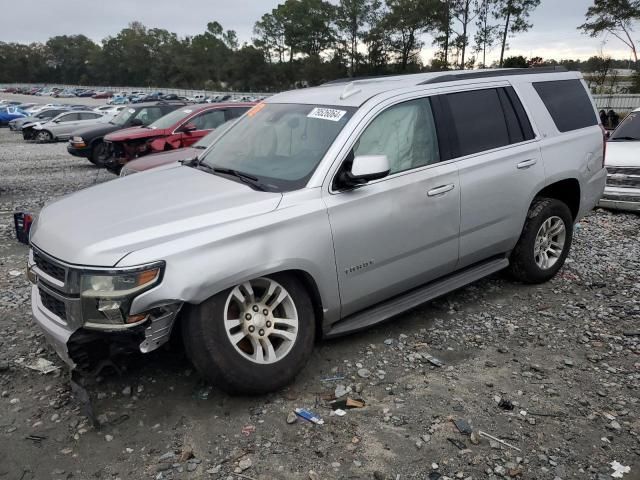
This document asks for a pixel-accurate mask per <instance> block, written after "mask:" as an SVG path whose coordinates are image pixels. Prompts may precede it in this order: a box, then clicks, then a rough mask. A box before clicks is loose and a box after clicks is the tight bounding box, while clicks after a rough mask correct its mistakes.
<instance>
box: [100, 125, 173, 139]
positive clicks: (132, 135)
mask: <svg viewBox="0 0 640 480" xmlns="http://www.w3.org/2000/svg"><path fill="white" fill-rule="evenodd" d="M165 134H166V132H165V130H164V129H157V128H147V127H130V128H125V129H123V130H118V131H117V132H114V133H110V134H109V135H107V136H106V137H104V139H105V140H107V141H109V142H125V141H127V140H136V139H141V138H153V137H161V136H164V135H165Z"/></svg>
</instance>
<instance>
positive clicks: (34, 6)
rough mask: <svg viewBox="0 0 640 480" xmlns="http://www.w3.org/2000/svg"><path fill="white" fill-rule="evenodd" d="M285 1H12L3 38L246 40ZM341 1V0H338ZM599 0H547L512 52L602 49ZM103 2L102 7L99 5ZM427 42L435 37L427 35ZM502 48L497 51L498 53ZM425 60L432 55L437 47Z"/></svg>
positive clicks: (617, 47)
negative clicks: (213, 30)
mask: <svg viewBox="0 0 640 480" xmlns="http://www.w3.org/2000/svg"><path fill="white" fill-rule="evenodd" d="M281 1H282V0H188V1H184V2H176V1H158V0H133V1H132V0H107V1H104V2H94V1H91V0H89V1H87V0H58V1H57V2H55V5H54V4H52V3H50V0H32V1H31V2H30V4H29V8H28V14H26V12H25V10H24V9H23V8H19V7H17V4H15V2H11V5H12V7H11V8H4V9H3V11H2V18H3V22H2V29H0V41H4V42H23V43H30V42H34V41H40V42H43V41H46V40H47V39H48V38H49V37H51V36H54V35H70V34H77V33H82V34H85V35H87V36H88V37H90V38H92V39H94V40H95V41H98V42H99V41H100V40H102V39H103V38H105V37H107V36H109V35H114V34H116V33H117V32H118V31H120V30H121V29H122V28H124V27H125V26H126V25H127V24H128V23H129V22H130V21H132V20H138V21H140V22H142V23H143V24H144V25H146V26H148V27H158V28H165V29H167V30H169V31H172V32H176V33H178V34H179V35H180V36H184V35H195V34H198V33H201V32H202V31H204V30H205V28H206V24H207V22H209V21H211V20H217V21H218V22H220V23H221V24H222V26H223V27H224V28H225V29H230V30H235V31H236V32H237V33H238V37H239V38H240V41H241V42H243V41H247V42H250V41H251V37H252V29H253V24H254V23H255V21H256V20H257V19H258V18H260V16H261V15H262V14H263V13H266V12H267V11H270V10H271V9H272V8H274V7H275V6H276V5H277V4H278V3H281ZM333 1H334V3H335V0H333ZM592 3H593V0H542V3H541V5H540V6H539V7H538V9H537V10H536V11H535V13H534V14H533V15H532V17H531V22H532V23H533V25H534V26H533V28H532V29H531V30H530V31H529V32H527V33H524V34H520V35H518V36H517V37H515V38H513V39H512V40H510V42H509V43H510V46H511V48H510V50H509V53H508V55H524V56H527V57H531V56H540V57H543V58H554V59H557V60H558V59H561V58H581V59H586V58H588V57H590V56H592V55H595V54H597V53H598V52H599V51H600V50H601V49H602V48H603V46H602V40H601V39H594V38H590V37H588V36H585V35H582V34H581V33H580V32H579V31H578V30H576V27H577V26H578V25H580V24H582V23H583V22H584V13H585V12H586V10H587V8H588V7H589V5H591V4H592ZM98 5H99V6H98ZM426 40H427V44H429V43H430V40H429V39H428V38H427V39H426ZM604 52H605V53H606V54H609V55H611V56H612V57H614V58H628V57H629V53H628V51H627V50H626V49H625V46H624V45H622V44H621V43H620V42H619V41H618V40H616V39H615V38H610V39H608V41H607V42H606V44H605V45H604ZM497 53H498V52H496V51H494V52H492V56H491V57H492V58H494V57H495V55H496V54H497ZM422 56H423V59H424V60H429V59H430V58H431V56H432V51H431V49H430V48H429V49H425V51H424V52H423V55H422Z"/></svg>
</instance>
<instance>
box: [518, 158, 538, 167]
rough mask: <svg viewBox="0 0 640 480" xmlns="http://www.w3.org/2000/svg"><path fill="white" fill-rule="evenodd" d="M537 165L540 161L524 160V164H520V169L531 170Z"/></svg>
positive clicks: (533, 159)
mask: <svg viewBox="0 0 640 480" xmlns="http://www.w3.org/2000/svg"><path fill="white" fill-rule="evenodd" d="M536 163H538V160H536V159H535V158H530V159H529V160H524V161H523V162H520V163H519V164H518V168H520V169H522V168H529V167H532V166H533V165H535V164H536Z"/></svg>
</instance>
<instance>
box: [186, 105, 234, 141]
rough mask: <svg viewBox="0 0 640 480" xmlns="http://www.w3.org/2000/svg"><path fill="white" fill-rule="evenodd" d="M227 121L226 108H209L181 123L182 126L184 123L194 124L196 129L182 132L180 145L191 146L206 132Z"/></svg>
mask: <svg viewBox="0 0 640 480" xmlns="http://www.w3.org/2000/svg"><path fill="white" fill-rule="evenodd" d="M225 121H226V119H225V110H223V109H217V110H207V111H205V112H202V113H200V114H198V115H196V116H195V117H192V118H190V119H189V120H188V121H187V122H185V123H184V124H183V125H181V127H180V128H182V127H184V125H188V124H192V125H193V126H195V130H190V131H186V132H182V134H181V136H180V142H181V145H180V147H190V146H191V145H193V144H194V143H196V142H197V141H198V140H200V139H201V138H202V137H204V136H205V135H206V134H208V133H209V132H211V131H212V130H215V129H216V128H218V127H219V126H220V125H222V124H223V123H224V122H225Z"/></svg>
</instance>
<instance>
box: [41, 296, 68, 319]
mask: <svg viewBox="0 0 640 480" xmlns="http://www.w3.org/2000/svg"><path fill="white" fill-rule="evenodd" d="M38 292H39V293H40V301H41V302H42V305H44V308H46V309H47V310H49V311H50V312H51V313H54V314H55V315H57V316H58V317H60V318H61V319H63V320H66V319H67V308H66V306H65V304H64V302H63V301H62V300H58V299H57V298H56V297H54V296H53V295H51V294H49V293H48V292H46V291H44V290H43V289H42V288H38Z"/></svg>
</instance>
